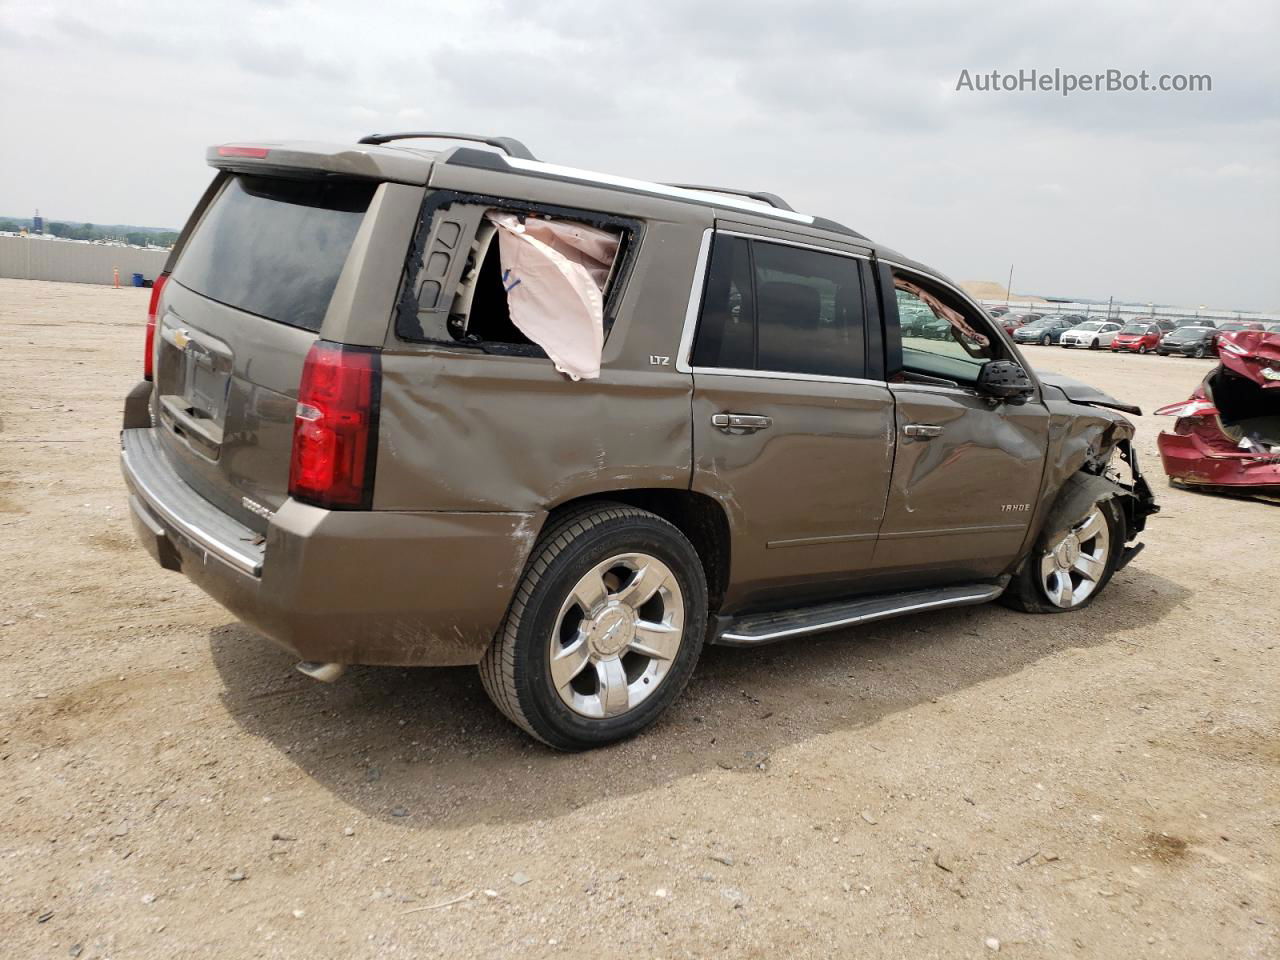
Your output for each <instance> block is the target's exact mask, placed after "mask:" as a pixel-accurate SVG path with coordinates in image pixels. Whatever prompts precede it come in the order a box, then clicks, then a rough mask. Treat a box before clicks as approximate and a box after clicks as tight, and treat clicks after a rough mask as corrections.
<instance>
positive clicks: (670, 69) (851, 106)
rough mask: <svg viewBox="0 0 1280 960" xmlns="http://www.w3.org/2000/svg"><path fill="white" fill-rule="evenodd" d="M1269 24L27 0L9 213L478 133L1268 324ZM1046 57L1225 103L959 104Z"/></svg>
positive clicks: (1185, 15) (161, 198) (653, 4)
mask: <svg viewBox="0 0 1280 960" xmlns="http://www.w3.org/2000/svg"><path fill="white" fill-rule="evenodd" d="M1278 33H1280V8H1278V7H1277V6H1276V5H1275V3H1274V2H1273V0H1253V2H1249V0H1215V3H1213V4H1211V5H1203V4H1202V5H1174V4H1168V3H1164V2H1159V3H1158V2H1156V0H1136V2H1130V3H1126V4H1114V3H1103V2H1101V0H1078V2H1076V3H1074V4H1072V5H1070V6H1067V7H1064V6H1061V5H1057V4H1048V3H1045V2H1035V0H1033V2H1028V3H1023V4H1016V5H1011V4H1007V3H1005V2H997V0H971V2H969V3H966V4H963V5H960V4H954V3H950V2H946V3H944V2H941V0H917V2H902V3H896V4H894V5H892V6H888V5H885V4H882V3H872V2H869V0H852V2H849V0H797V2H795V3H789V4H786V5H782V4H778V3H776V2H766V0H740V2H736V3H729V2H723V0H714V2H704V3H697V4H689V3H687V2H685V0H650V2H647V3H644V4H610V5H603V4H599V3H594V2H587V0H554V2H553V0H519V2H517V0H471V2H466V0H451V2H441V3H435V4H431V5H429V6H428V5H424V4H421V3H420V2H419V0H384V2H381V3H378V4H376V5H375V4H365V5H358V4H350V3H338V2H327V0H311V2H298V3H289V2H284V0H282V2H271V0H223V2H220V3H219V4H175V3H172V2H160V0H103V2H101V3H99V4H95V7H94V12H93V15H92V16H89V15H88V14H87V13H86V12H85V9H84V7H83V5H82V4H75V3H71V2H70V0H50V2H45V3H41V4H21V5H18V4H12V5H7V6H0V47H2V48H4V49H5V68H6V74H5V77H6V79H5V96H4V97H0V124H2V125H3V129H5V130H6V131H16V135H15V139H17V140H21V141H23V142H31V143H39V144H41V147H42V149H41V150H39V151H17V150H9V151H4V152H3V153H0V213H22V212H23V211H25V210H28V209H29V208H31V207H34V206H37V205H39V206H40V207H41V208H42V209H47V210H48V211H50V212H51V213H54V212H56V214H57V215H58V216H63V217H68V218H72V219H92V220H97V221H100V222H112V221H126V222H128V221H132V222H153V223H158V224H175V223H178V222H180V221H181V220H182V219H183V217H184V216H185V213H186V210H187V207H188V206H189V204H190V203H191V202H192V201H193V200H194V198H195V197H196V196H197V195H198V194H199V192H200V189H201V188H202V186H203V184H204V183H205V182H206V181H207V178H208V176H209V172H208V169H207V168H206V167H205V166H204V163H203V149H204V147H205V146H206V145H207V144H209V143H215V142H220V141H226V140H232V139H240V138H245V137H254V136H262V137H272V138H278V137H298V138H306V139H333V140H338V141H343V142H351V141H352V140H354V139H356V138H357V137H358V136H360V135H362V134H364V133H368V132H370V131H372V130H385V129H395V128H401V129H403V128H405V127H410V128H415V127H416V128H435V129H461V130H474V131H477V132H485V133H501V134H507V135H510V136H515V137H517V138H519V139H521V140H523V141H524V142H526V143H528V144H529V146H530V147H531V148H532V149H533V151H534V152H535V153H536V154H538V155H540V156H544V157H546V158H547V159H551V160H555V161H558V162H562V163H570V164H575V165H579V166H585V167H593V168H596V169H605V170H611V171H614V172H617V173H621V174H628V175H633V176H642V177H650V178H654V179H664V180H684V181H701V182H712V183H716V182H719V183H724V184H726V185H734V186H747V187H752V188H756V189H769V190H772V191H774V192H776V193H779V194H781V195H782V196H784V197H786V198H787V199H788V200H790V201H791V202H792V203H793V204H794V205H796V206H797V207H800V208H803V209H808V210H811V211H813V212H816V213H821V214H824V215H827V216H831V217H833V218H835V219H838V220H843V221H845V222H848V223H850V224H851V225H852V226H854V227H855V228H857V229H859V230H861V231H863V232H865V233H867V234H869V235H871V236H874V237H876V238H878V239H881V240H883V241H885V242H886V243H888V244H890V245H891V246H893V247H896V248H898V249H901V250H903V251H904V252H905V253H907V254H910V255H914V256H917V257H919V258H920V259H923V260H925V261H926V262H932V263H934V264H935V265H937V266H938V267H939V268H940V269H942V270H944V271H946V272H947V273H949V274H951V275H953V276H957V277H963V278H974V279H984V278H996V277H999V276H1003V275H1004V274H1005V273H1007V270H1008V264H1009V262H1010V261H1011V260H1016V261H1017V272H1018V276H1019V277H1021V278H1022V279H1021V280H1020V281H1019V286H1020V287H1022V286H1024V285H1025V286H1026V287H1028V288H1030V289H1034V288H1036V287H1043V288H1044V289H1051V290H1056V291H1068V292H1075V293H1078V294H1080V295H1085V296H1089V295H1092V296H1101V297H1105V296H1107V295H1108V294H1111V293H1115V294H1116V295H1119V296H1136V297H1142V298H1145V299H1156V300H1160V301H1165V302H1168V301H1174V300H1179V299H1182V300H1186V301H1187V302H1197V303H1199V302H1206V301H1214V300H1216V301H1219V302H1222V303H1227V302H1230V304H1231V305H1233V306H1241V305H1243V306H1248V305H1255V306H1259V307H1271V308H1273V309H1280V286H1278V285H1280V280H1277V275H1276V274H1275V272H1274V271H1273V270H1272V269H1271V264H1272V263H1274V262H1275V261H1276V259H1277V258H1278V257H1280V237H1278V236H1277V231H1275V229H1274V223H1276V222H1277V221H1280V176H1278V175H1277V174H1276V172H1275V171H1276V170H1277V168H1280V164H1277V162H1276V161H1277V160H1278V159H1280V117H1277V115H1276V112H1275V107H1274V96H1275V90H1276V89H1278V88H1280V58H1277V57H1275V56H1274V53H1273V51H1272V49H1271V47H1272V45H1273V38H1274V37H1275V36H1276V35H1277V34H1278ZM1055 67H1057V68H1060V69H1062V70H1068V71H1073V72H1077V73H1088V72H1095V71H1102V70H1106V69H1109V68H1115V69H1119V70H1123V71H1126V72H1136V71H1139V70H1144V69H1145V70H1148V71H1150V72H1152V73H1155V74H1158V73H1160V72H1170V73H1208V74H1211V75H1212V77H1213V89H1212V92H1211V93H1206V94H1173V93H1169V94H1130V95H1123V94H1076V95H1073V96H1070V97H1062V96H1058V95H1054V94H1038V93H1035V94H1033V93H976V92H964V91H961V92H957V91H956V90H955V84H956V78H957V77H958V76H959V74H960V71H961V70H963V69H968V70H970V71H974V72H977V71H990V70H993V69H998V70H1001V71H1016V70H1018V69H1023V68H1025V69H1031V68H1036V69H1039V70H1052V69H1054V68H1055ZM86 156H91V157H92V167H93V175H92V176H88V175H86V160H85V158H86ZM1190 236H1194V237H1196V238H1197V239H1196V243H1195V244H1194V245H1191V244H1189V243H1188V242H1187V238H1188V237H1190ZM1192 249H1194V250H1195V253H1194V256H1193V255H1192V254H1191V253H1189V251H1190V250H1192Z"/></svg>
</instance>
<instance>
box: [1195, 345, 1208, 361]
mask: <svg viewBox="0 0 1280 960" xmlns="http://www.w3.org/2000/svg"><path fill="white" fill-rule="evenodd" d="M1205 353H1206V351H1205V349H1204V344H1203V343H1202V344H1199V345H1198V346H1197V347H1196V348H1195V350H1194V351H1192V355H1193V356H1194V357H1195V358H1196V359H1197V360H1203V359H1204V358H1205Z"/></svg>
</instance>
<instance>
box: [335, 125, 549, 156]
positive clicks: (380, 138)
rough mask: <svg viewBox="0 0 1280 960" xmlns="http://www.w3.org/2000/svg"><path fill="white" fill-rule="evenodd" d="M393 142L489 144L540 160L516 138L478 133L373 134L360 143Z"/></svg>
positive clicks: (434, 131)
mask: <svg viewBox="0 0 1280 960" xmlns="http://www.w3.org/2000/svg"><path fill="white" fill-rule="evenodd" d="M392 140H470V141H471V142H473V143H487V144H488V145H489V146H491V147H497V148H498V149H499V150H501V151H502V152H503V153H505V154H506V155H507V156H509V157H519V158H520V159H521V160H537V159H538V158H537V157H535V156H534V155H533V153H532V152H531V151H530V150H529V148H528V147H526V146H525V145H524V144H523V143H521V142H520V141H519V140H516V139H515V138H514V137H484V136H481V135H480V134H477V133H445V132H442V131H439V130H419V131H416V132H412V133H371V134H369V135H368V136H367V137H361V138H360V141H359V142H360V143H369V144H380V143H390V142H391V141H392Z"/></svg>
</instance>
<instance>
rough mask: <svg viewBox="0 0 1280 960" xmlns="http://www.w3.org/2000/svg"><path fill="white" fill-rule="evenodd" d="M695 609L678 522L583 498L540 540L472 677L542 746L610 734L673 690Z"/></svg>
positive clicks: (699, 583)
mask: <svg viewBox="0 0 1280 960" xmlns="http://www.w3.org/2000/svg"><path fill="white" fill-rule="evenodd" d="M706 608H707V587H706V580H705V576H704V573H703V569H702V564H701V562H700V561H699V559H698V555H697V552H696V551H695V550H694V548H693V546H692V544H690V543H689V541H688V540H687V539H686V538H685V536H684V535H683V534H682V533H681V532H680V531H679V530H678V529H676V528H675V527H674V526H672V525H671V524H670V523H668V522H667V521H665V520H663V519H662V518H660V517H658V516H655V515H654V514H651V513H648V512H647V511H644V510H638V509H636V508H634V507H628V506H624V505H621V504H594V505H592V506H590V507H587V508H584V509H582V510H578V511H574V512H573V513H570V514H566V515H565V516H564V517H561V518H560V519H558V520H557V521H555V523H554V525H553V526H552V527H551V528H549V529H548V530H547V532H546V533H545V534H544V535H543V536H542V538H540V540H539V542H538V545H537V546H536V547H535V548H534V553H533V557H532V559H531V560H530V561H529V564H528V567H527V569H526V571H525V574H524V577H523V578H522V580H521V582H520V585H519V587H518V588H517V590H516V595H515V598H514V599H513V600H512V603H511V609H510V610H509V611H508V613H507V617H506V620H505V621H504V623H503V625H502V627H501V628H500V629H499V631H498V636H497V637H496V639H495V640H494V642H493V644H492V645H491V646H490V648H489V651H488V652H487V653H486V655H485V659H484V661H483V662H482V663H481V664H480V678H481V681H482V682H483V684H484V688H485V691H486V692H487V693H488V694H489V696H490V698H491V699H492V700H493V702H494V703H495V704H496V705H497V707H498V709H499V710H501V711H502V712H503V713H504V714H506V716H507V717H508V718H509V719H510V720H511V721H512V722H514V723H515V724H516V725H518V726H519V727H521V728H523V729H524V730H525V731H526V732H528V733H530V734H532V735H533V736H535V737H537V738H538V739H539V740H541V741H543V742H544V743H547V744H549V745H550V746H553V747H557V748H558V749H561V750H583V749H588V748H590V747H595V746H600V745H602V744H606V743H610V742H612V741H614V740H621V739H623V738H625V737H629V736H632V735H634V734H636V733H638V732H639V731H640V730H642V729H644V728H645V727H647V726H648V725H649V724H650V723H652V722H653V721H654V720H655V719H657V717H658V715H659V714H660V713H661V712H662V711H663V710H664V709H666V707H667V706H668V705H669V704H670V703H671V702H672V701H673V700H674V699H675V698H676V697H677V696H678V695H679V694H680V691H681V690H682V689H684V686H685V684H686V683H687V682H688V680H689V677H690V676H691V675H692V673H693V667H694V664H695V663H696V662H697V659H698V654H699V653H700V651H701V647H702V640H703V635H704V633H705V629H706V617H707V612H706Z"/></svg>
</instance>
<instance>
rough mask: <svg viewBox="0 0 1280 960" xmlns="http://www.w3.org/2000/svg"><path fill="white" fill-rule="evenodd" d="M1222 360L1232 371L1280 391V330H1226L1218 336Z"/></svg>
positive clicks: (1268, 388)
mask: <svg viewBox="0 0 1280 960" xmlns="http://www.w3.org/2000/svg"><path fill="white" fill-rule="evenodd" d="M1218 359H1219V361H1221V363H1222V365H1223V366H1224V367H1226V368H1227V369H1228V370H1230V371H1231V372H1232V373H1234V374H1237V375H1239V376H1241V377H1245V378H1246V379H1248V380H1252V381H1253V382H1254V383H1256V384H1257V385H1258V386H1260V387H1262V389H1264V390H1275V391H1276V392H1278V393H1280V333H1266V332H1264V331H1262V330H1237V331H1236V332H1234V333H1224V334H1223V335H1222V336H1221V337H1219V338H1218Z"/></svg>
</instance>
